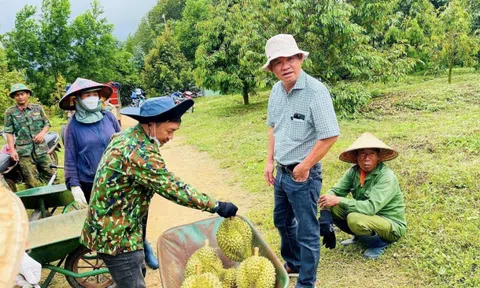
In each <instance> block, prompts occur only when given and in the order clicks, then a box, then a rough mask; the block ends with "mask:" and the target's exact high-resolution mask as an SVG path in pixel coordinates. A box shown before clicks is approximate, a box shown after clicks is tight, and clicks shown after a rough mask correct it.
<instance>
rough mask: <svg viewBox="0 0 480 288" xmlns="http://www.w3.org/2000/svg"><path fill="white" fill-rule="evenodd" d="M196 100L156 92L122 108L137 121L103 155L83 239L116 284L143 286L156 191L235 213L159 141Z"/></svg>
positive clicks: (183, 201) (169, 136)
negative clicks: (172, 162) (191, 181)
mask: <svg viewBox="0 0 480 288" xmlns="http://www.w3.org/2000/svg"><path fill="white" fill-rule="evenodd" d="M192 106H193V101H192V100H186V101H184V102H182V103H180V104H178V105H175V104H174V102H173V99H172V98H170V97H157V98H151V99H148V100H146V101H145V102H144V103H143V105H142V106H141V107H140V108H138V107H128V108H124V109H122V110H121V113H122V114H123V115H126V116H129V117H132V118H134V119H136V120H138V122H139V124H137V125H136V126H134V127H131V128H128V129H126V130H124V131H122V132H120V133H117V134H114V135H113V136H112V139H111V140H110V143H109V144H108V146H107V149H106V150H105V152H104V154H103V157H102V159H101V160H100V164H99V166H98V169H97V173H96V176H95V180H94V182H93V189H92V196H91V199H90V204H89V205H90V206H89V211H88V213H87V219H86V220H85V224H84V226H83V230H82V234H81V236H80V243H82V244H83V245H85V246H86V247H88V248H90V249H91V250H94V251H96V252H97V253H98V255H99V256H100V257H101V258H102V259H103V261H104V262H105V264H106V266H107V267H108V270H109V271H110V274H111V275H112V278H113V280H114V281H115V284H116V285H117V287H118V288H130V287H136V288H141V287H145V279H144V276H145V264H144V260H145V254H144V252H143V251H142V250H143V249H144V244H143V243H144V242H143V233H144V232H142V228H143V225H144V222H143V218H144V217H145V216H146V215H147V213H148V208H149V206H150V201H151V198H152V197H153V195H154V194H155V193H156V194H159V195H160V196H162V197H164V198H166V199H168V200H170V201H173V202H175V203H177V204H179V205H182V206H187V207H190V208H193V209H198V210H202V211H207V212H210V213H217V214H218V215H220V216H221V217H225V218H228V217H233V216H235V215H236V213H237V209H238V208H237V207H236V206H235V205H234V204H232V203H230V202H219V201H216V200H215V199H214V198H213V197H211V196H209V195H207V194H203V193H200V192H198V191H197V190H196V189H195V188H193V187H192V186H190V185H188V184H185V183H184V182H183V181H182V180H181V179H179V178H178V177H176V176H175V175H174V174H173V173H171V172H170V171H168V170H167V167H166V166H165V165H166V164H165V161H164V160H163V157H162V155H161V153H160V147H161V146H162V145H164V144H165V143H167V142H168V141H169V140H171V139H173V134H174V133H175V131H177V130H178V129H179V128H180V122H181V116H182V115H183V114H184V113H185V112H186V111H187V110H188V109H189V108H190V107H192ZM171 217H175V216H174V215H172V216H171ZM125 272H128V273H125Z"/></svg>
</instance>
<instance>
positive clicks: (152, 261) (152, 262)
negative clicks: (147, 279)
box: [143, 240, 158, 269]
mask: <svg viewBox="0 0 480 288" xmlns="http://www.w3.org/2000/svg"><path fill="white" fill-rule="evenodd" d="M143 249H144V250H143V251H144V253H145V262H146V263H147V265H148V267H150V268H152V269H158V260H157V257H155V254H153V250H152V247H151V246H150V244H149V243H148V242H147V241H146V240H145V241H143Z"/></svg>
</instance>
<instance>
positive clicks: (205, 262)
mask: <svg viewBox="0 0 480 288" xmlns="http://www.w3.org/2000/svg"><path fill="white" fill-rule="evenodd" d="M197 265H198V266H200V267H201V269H200V274H203V273H208V272H210V273H213V274H214V275H219V274H220V273H221V272H222V271H223V264H222V260H220V258H218V256H217V253H215V250H214V249H213V248H212V247H210V246H209V242H208V239H207V240H205V246H203V247H202V248H200V249H198V250H197V251H195V253H193V254H192V256H190V258H189V259H188V261H187V265H186V266H185V278H186V277H188V276H191V275H195V272H196V267H197Z"/></svg>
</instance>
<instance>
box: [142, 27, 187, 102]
mask: <svg viewBox="0 0 480 288" xmlns="http://www.w3.org/2000/svg"><path fill="white" fill-rule="evenodd" d="M142 78H143V83H144V85H145V87H146V88H147V89H146V92H147V94H153V95H162V94H165V93H167V92H169V91H175V90H186V89H188V88H189V87H190V86H191V85H192V82H193V76H192V71H191V65H190V63H188V62H187V59H186V58H185V56H184V55H183V54H182V51H181V50H180V45H179V43H178V41H177V40H176V39H175V37H174V36H173V33H171V32H169V31H167V30H166V31H163V33H162V35H160V36H159V37H158V38H157V39H156V41H155V46H154V47H153V48H152V49H151V50H150V52H148V54H147V56H146V57H145V69H144V71H143V73H142Z"/></svg>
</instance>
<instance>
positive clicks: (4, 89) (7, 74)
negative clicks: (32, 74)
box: [0, 47, 25, 123]
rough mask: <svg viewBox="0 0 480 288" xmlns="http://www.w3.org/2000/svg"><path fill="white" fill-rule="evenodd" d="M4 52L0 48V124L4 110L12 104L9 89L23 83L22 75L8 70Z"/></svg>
mask: <svg viewBox="0 0 480 288" xmlns="http://www.w3.org/2000/svg"><path fill="white" fill-rule="evenodd" d="M8 66H9V65H8V60H7V55H6V51H5V50H4V49H3V48H1V47H0V122H1V123H3V120H4V115H5V114H4V113H5V110H6V109H7V108H8V107H10V106H12V105H13V104H14V101H13V100H12V98H10V95H9V94H10V87H11V86H12V85H13V84H15V83H23V82H25V80H24V79H23V75H22V74H21V73H20V72H17V71H11V70H9V68H8Z"/></svg>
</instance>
